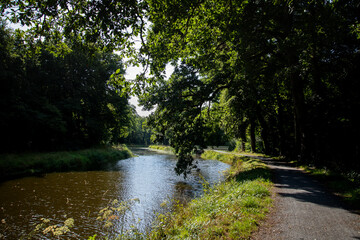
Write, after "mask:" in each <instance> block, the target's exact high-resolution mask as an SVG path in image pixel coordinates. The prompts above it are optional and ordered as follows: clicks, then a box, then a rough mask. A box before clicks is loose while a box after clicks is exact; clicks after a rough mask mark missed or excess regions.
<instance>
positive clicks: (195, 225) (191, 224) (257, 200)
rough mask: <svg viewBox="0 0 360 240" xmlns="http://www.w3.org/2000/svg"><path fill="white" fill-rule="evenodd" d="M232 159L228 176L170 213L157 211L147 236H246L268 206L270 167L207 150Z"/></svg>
mask: <svg viewBox="0 0 360 240" xmlns="http://www.w3.org/2000/svg"><path fill="white" fill-rule="evenodd" d="M202 157H203V158H211V159H217V160H220V161H224V162H227V163H231V164H232V165H231V168H230V170H229V172H228V173H227V180H226V181H225V182H223V183H219V184H217V185H215V186H214V187H211V188H209V187H207V188H206V190H205V193H204V195H203V196H202V197H200V198H197V199H194V200H193V201H191V202H190V203H189V204H188V205H187V206H186V207H183V206H181V205H180V206H177V207H176V208H175V210H174V212H173V213H169V214H165V215H159V218H158V222H157V224H156V225H155V227H154V229H153V231H152V233H151V235H150V239H247V238H249V237H250V236H251V233H252V232H253V231H255V230H256V228H257V226H258V224H259V222H260V221H261V220H262V219H264V217H265V215H266V213H267V212H268V211H269V210H268V209H269V207H270V206H271V201H272V200H271V198H270V189H271V187H272V183H271V181H270V178H271V174H270V170H269V169H268V168H267V167H266V165H265V164H264V163H262V162H261V161H259V160H257V159H253V158H250V157H243V156H239V155H235V154H224V153H218V152H213V151H207V152H205V154H203V155H202Z"/></svg>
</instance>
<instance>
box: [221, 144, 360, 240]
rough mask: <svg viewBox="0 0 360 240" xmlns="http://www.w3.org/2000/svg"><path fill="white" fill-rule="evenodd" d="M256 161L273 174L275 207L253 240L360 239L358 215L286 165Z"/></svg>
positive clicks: (308, 178) (313, 181)
mask: <svg viewBox="0 0 360 240" xmlns="http://www.w3.org/2000/svg"><path fill="white" fill-rule="evenodd" d="M218 152H224V153H226V152H225V151H218ZM239 155H243V156H249V155H246V154H239ZM249 157H252V156H249ZM255 158H259V159H261V160H263V161H265V162H266V163H267V164H268V165H269V167H270V168H271V169H272V170H273V171H274V174H275V201H274V205H275V206H274V208H273V209H272V211H271V213H270V214H269V217H268V219H267V220H266V221H265V222H264V223H263V224H262V225H261V226H260V228H259V231H258V232H257V233H255V234H253V236H252V239H255V240H270V239H271V240H273V239H274V240H281V239H284V240H293V239H304V240H314V239H316V240H320V239H324V240H345V239H360V215H357V214H355V213H352V212H350V211H348V210H345V209H344V208H343V207H342V204H341V203H340V202H339V200H338V199H337V198H336V197H334V196H333V195H332V194H330V193H328V192H326V191H325V189H324V188H323V187H322V186H321V184H319V183H318V182H317V181H315V180H314V179H312V178H311V177H310V176H308V175H307V174H305V173H304V172H302V171H301V170H299V169H297V168H294V167H288V166H286V164H285V163H280V162H276V161H272V160H271V159H266V158H261V157H255Z"/></svg>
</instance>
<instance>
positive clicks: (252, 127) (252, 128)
mask: <svg viewBox="0 0 360 240" xmlns="http://www.w3.org/2000/svg"><path fill="white" fill-rule="evenodd" d="M250 141H251V151H252V152H256V139H255V123H254V121H253V120H251V121H250Z"/></svg>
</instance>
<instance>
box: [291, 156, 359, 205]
mask: <svg viewBox="0 0 360 240" xmlns="http://www.w3.org/2000/svg"><path fill="white" fill-rule="evenodd" d="M293 163H295V164H296V162H293ZM299 167H300V168H301V169H303V170H304V171H305V172H307V173H309V174H310V175H312V176H313V177H315V178H316V179H317V180H319V181H320V182H321V183H323V184H324V185H325V186H326V187H327V188H328V189H329V190H330V191H331V192H333V193H334V194H335V195H337V196H339V197H341V198H342V199H343V200H344V201H345V203H346V204H347V205H348V206H349V207H350V208H353V209H354V210H358V211H360V174H359V173H355V172H352V173H341V172H336V171H332V170H329V169H326V168H315V167H313V166H308V165H300V166H299Z"/></svg>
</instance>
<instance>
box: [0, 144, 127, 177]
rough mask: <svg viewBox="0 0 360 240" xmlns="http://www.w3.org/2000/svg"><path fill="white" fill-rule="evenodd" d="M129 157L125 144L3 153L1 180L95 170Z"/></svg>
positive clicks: (0, 165) (0, 157)
mask: <svg viewBox="0 0 360 240" xmlns="http://www.w3.org/2000/svg"><path fill="white" fill-rule="evenodd" d="M131 156H132V153H131V151H130V150H129V149H128V148H127V147H126V146H125V145H117V146H113V147H104V148H96V149H87V150H80V151H68V152H66V151H63V152H51V153H26V154H3V155H0V172H1V178H2V179H8V178H12V177H18V176H27V175H31V174H38V173H48V172H63V171H80V170H95V169H98V168H100V167H101V166H103V165H104V164H108V163H110V162H114V161H117V160H120V159H125V158H129V157H131Z"/></svg>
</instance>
